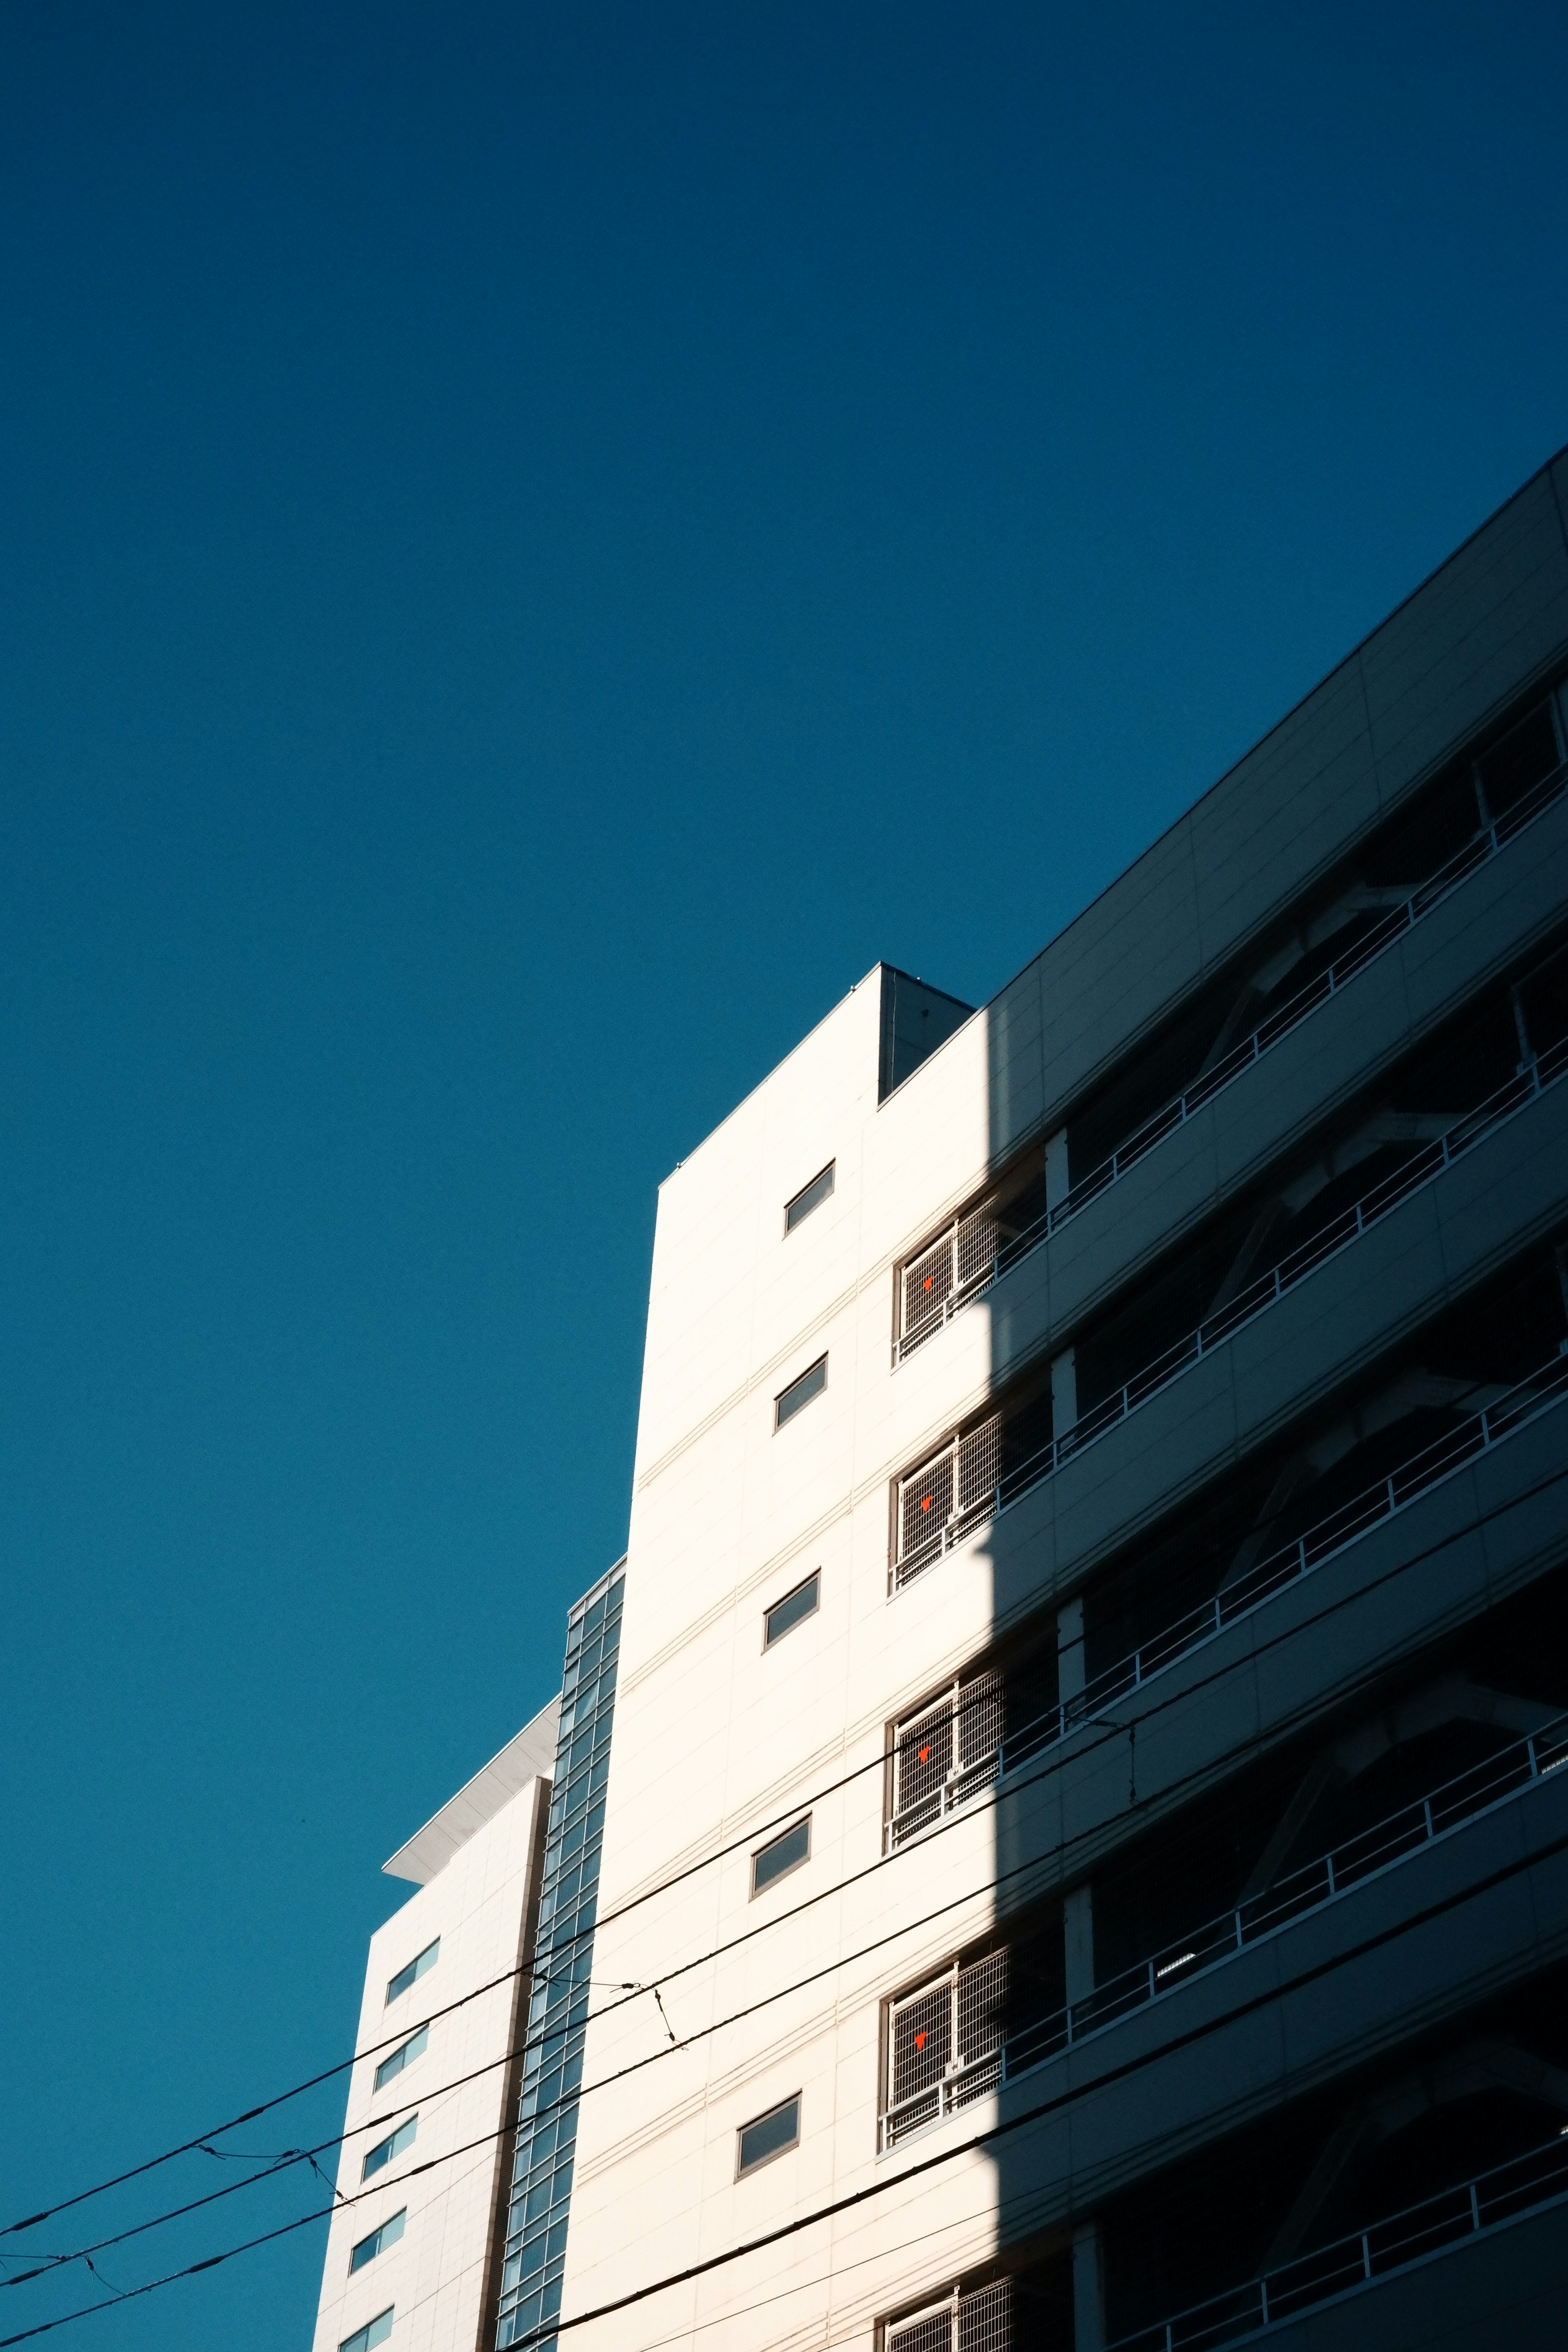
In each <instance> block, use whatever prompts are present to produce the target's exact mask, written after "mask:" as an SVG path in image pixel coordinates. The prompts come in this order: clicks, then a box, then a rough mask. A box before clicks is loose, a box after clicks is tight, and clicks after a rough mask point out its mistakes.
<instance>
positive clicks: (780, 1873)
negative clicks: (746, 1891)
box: [752, 1813, 811, 1895]
mask: <svg viewBox="0 0 1568 2352" xmlns="http://www.w3.org/2000/svg"><path fill="white" fill-rule="evenodd" d="M810 1853H811V1815H810V1814H809V1813H807V1814H806V1815H805V1819H804V1820H802V1821H798V1822H796V1823H795V1827H794V1828H793V1829H788V1830H785V1831H784V1833H783V1835H782V1836H780V1837H776V1838H770V1839H769V1840H768V1843H767V1844H766V1845H760V1846H759V1847H758V1848H757V1850H756V1852H755V1853H754V1854H753V1855H752V1894H753V1895H760V1894H761V1893H762V1891H763V1887H764V1886H771V1885H773V1881H774V1879H775V1878H783V1877H784V1875H785V1874H786V1872H788V1871H792V1870H798V1869H799V1868H800V1865H801V1864H802V1863H803V1862H805V1861H806V1860H807V1858H808V1857H809V1855H810Z"/></svg>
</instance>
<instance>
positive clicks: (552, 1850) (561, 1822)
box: [496, 1560, 626, 2352]
mask: <svg viewBox="0 0 1568 2352" xmlns="http://www.w3.org/2000/svg"><path fill="white" fill-rule="evenodd" d="M625 1568H626V1563H625V1561H624V1560H623V1561H622V1562H621V1563H620V1564H619V1565H618V1566H617V1567H616V1568H613V1569H611V1570H610V1571H609V1573H608V1575H607V1576H604V1577H601V1578H600V1580H599V1581H598V1583H597V1584H595V1586H594V1588H593V1590H592V1591H589V1592H586V1593H584V1596H583V1598H582V1600H581V1601H578V1602H577V1604H576V1606H575V1608H574V1610H573V1611H572V1612H571V1614H570V1616H569V1617H568V1618H567V1620H566V1669H565V1674H564V1676H563V1682H562V1690H561V1734H560V1738H559V1741H558V1743H557V1746H556V1750H555V1778H554V1786H553V1789H552V1795H551V1800H550V1827H549V1830H548V1832H547V1835H546V1839H545V1847H544V1873H543V1878H542V1885H541V1888H540V1899H539V1933H538V1940H537V1943H536V1945H535V1958H534V1979H533V1994H532V1998H531V2001H530V2003H529V2011H528V2031H527V2036H526V2041H525V2047H524V2053H523V2062H522V2094H521V2102H520V2105H519V2110H518V2118H519V2119H518V2134H517V2154H516V2157H515V2158H514V2159H513V2164H512V2176H511V2201H510V2209H509V2212H508V2219H507V2237H506V2254H505V2259H504V2263H503V2266H502V2270H501V2292H500V2324H499V2326H498V2328H497V2332H496V2344H497V2347H498V2352H503V2347H506V2346H507V2345H509V2344H515V2343H516V2342H518V2340H519V2339H520V2338H527V2337H531V2336H533V2332H534V2330H535V2329H536V2328H540V2327H548V2326H549V2325H550V2323H551V2322H552V2320H553V2319H554V2318H555V2317H556V2315H558V2313H559V2312H560V2309H561V2274H562V2272H563V2268H564V2266H565V2260H566V2216H567V2209H568V2207H569V2205H570V2203H571V2200H572V2158H573V2155H574V2150H575V2147H576V2144H577V2093H578V2086H579V2084H581V2082H582V2078H583V2043H584V2038H585V2033H586V2021H587V2015H588V1993H589V1979H590V1977H591V1975H592V1973H593V1964H594V1918H595V1907H596V1905H597V1901H598V1891H599V1848H600V1843H601V1840H602V1838H603V1835H604V1827H605V1782H606V1781H607V1780H608V1779H609V1773H610V1729H611V1725H612V1722H613V1720H614V1717H615V1708H616V1659H617V1657H618V1655H619V1651H620V1638H621V1594H622V1591H623V1590H624V1587H625V1582H626V1578H625ZM555 2340H556V2339H555V2337H554V2336H549V2337H548V2338H544V2339H540V2352H547V2347H552V2346H553V2345H554V2343H555Z"/></svg>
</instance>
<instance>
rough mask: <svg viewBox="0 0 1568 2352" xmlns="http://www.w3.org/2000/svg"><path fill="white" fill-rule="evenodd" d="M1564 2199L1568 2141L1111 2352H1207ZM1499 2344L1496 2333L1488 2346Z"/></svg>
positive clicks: (1141, 2332) (1446, 2192)
mask: <svg viewBox="0 0 1568 2352" xmlns="http://www.w3.org/2000/svg"><path fill="white" fill-rule="evenodd" d="M1564 2198H1568V2140H1563V2139H1557V2138H1554V2139H1549V2140H1548V2141H1547V2142H1546V2144H1545V2146H1544V2147H1534V2148H1531V2150H1530V2151H1529V2153H1528V2154H1527V2155H1525V2156H1516V2157H1511V2158H1510V2159H1509V2161H1508V2162H1507V2163H1506V2164H1499V2165H1494V2166H1493V2168H1492V2169H1491V2170H1490V2171H1489V2172H1479V2173H1477V2174H1476V2176H1475V2178H1474V2179H1470V2180H1465V2181H1461V2182H1460V2183H1459V2185H1458V2187H1457V2188H1455V2189H1440V2190H1439V2191H1438V2193H1437V2195H1436V2197H1424V2198H1423V2199H1422V2200H1421V2201H1420V2203H1419V2204H1418V2205H1406V2206H1405V2208H1404V2210H1403V2211H1401V2212H1398V2213H1391V2214H1389V2215H1388V2216H1387V2218H1386V2219H1385V2220H1384V2221H1374V2222H1373V2224H1372V2227H1371V2228H1370V2229H1367V2230H1357V2231H1352V2233H1351V2234H1350V2235H1349V2236H1348V2237H1344V2238H1336V2239H1335V2240H1334V2241H1333V2242H1332V2243H1331V2245H1327V2246H1317V2247H1314V2248H1313V2250H1312V2252H1310V2253H1309V2254H1298V2255H1297V2256H1296V2258H1295V2260H1294V2261H1293V2262H1289V2263H1281V2264H1280V2266H1279V2269H1278V2270H1272V2271H1268V2272H1266V2273H1264V2275H1263V2276H1262V2277H1261V2278H1253V2279H1248V2280H1247V2282H1246V2284H1244V2285H1242V2286H1237V2287H1233V2288H1231V2289H1230V2291H1229V2292H1228V2293H1227V2294H1216V2295H1211V2296H1210V2297H1209V2298H1208V2300H1207V2301H1206V2302H1205V2303H1199V2304H1194V2305H1192V2306H1191V2307H1190V2308H1189V2309H1188V2310H1186V2311H1184V2312H1180V2313H1178V2314H1177V2315H1176V2316H1175V2317H1174V2318H1173V2319H1164V2320H1161V2321H1159V2322H1158V2323H1157V2324H1156V2325H1155V2326H1152V2327H1140V2328H1138V2329H1137V2330H1136V2331H1135V2332H1134V2333H1133V2334H1132V2335H1131V2336H1118V2338H1117V2339H1116V2342H1115V2344H1114V2345H1113V2346H1112V2347H1110V2352H1211V2347H1215V2346H1217V2345H1221V2344H1235V2343H1237V2342H1238V2341H1240V2340H1241V2338H1243V2337H1244V2336H1256V2335H1258V2334H1260V2333H1261V2331H1262V2330H1263V2329H1264V2328H1266V2327H1271V2326H1274V2325H1275V2324H1276V2323H1277V2322H1279V2321H1281V2320H1286V2319H1293V2318H1294V2317H1295V2316H1296V2315H1297V2314H1298V2313H1300V2312H1303V2311H1310V2309H1311V2308H1312V2307H1313V2306H1314V2305H1319V2304H1326V2303H1337V2302H1340V2301H1341V2300H1342V2299H1343V2298H1344V2297H1345V2296H1347V2295H1352V2294H1362V2293H1364V2291H1365V2290H1366V2289H1367V2288H1368V2287H1370V2286H1373V2285H1375V2284H1377V2283H1378V2282H1379V2281H1380V2280H1382V2279H1385V2278H1391V2277H1394V2276H1395V2275H1396V2274H1397V2273H1399V2272H1401V2271H1405V2270H1410V2269H1412V2268H1414V2266H1415V2264H1416V2263H1425V2262H1430V2261H1431V2260H1432V2259H1433V2257H1434V2256H1436V2255H1438V2254H1444V2253H1448V2252H1452V2251H1453V2249H1454V2248H1455V2247H1457V2246H1462V2245H1466V2244H1468V2242H1469V2241H1470V2240H1471V2239H1472V2238H1478V2237H1480V2236H1482V2235H1484V2234H1485V2233H1486V2232H1488V2231H1492V2230H1498V2229H1501V2228H1503V2227H1504V2226H1505V2225H1506V2224H1507V2223H1509V2222H1510V2221H1522V2220H1523V2219H1524V2218H1525V2217H1526V2215H1528V2214H1531V2213H1539V2212H1542V2211H1543V2210H1545V2209H1546V2208H1547V2207H1549V2206H1552V2205H1557V2204H1561V2203H1562V2202H1563V2199H1564ZM1507 2340H1508V2330H1507V2327H1506V2325H1505V2326H1504V2328H1503V2331H1502V2334H1501V2336H1498V2337H1496V2338H1494V2341H1497V2342H1500V2343H1506V2341H1507Z"/></svg>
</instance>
